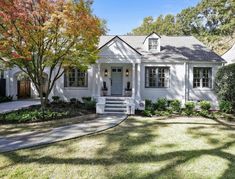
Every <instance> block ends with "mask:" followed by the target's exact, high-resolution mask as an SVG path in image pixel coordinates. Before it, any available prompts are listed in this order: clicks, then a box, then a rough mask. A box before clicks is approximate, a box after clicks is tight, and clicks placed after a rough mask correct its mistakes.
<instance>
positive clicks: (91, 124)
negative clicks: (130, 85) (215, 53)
mask: <svg viewBox="0 0 235 179" xmlns="http://www.w3.org/2000/svg"><path fill="white" fill-rule="evenodd" d="M126 118H127V115H100V116H99V117H97V118H96V119H94V120H90V121H86V122H83V123H79V124H72V125H67V126H63V127H57V128H54V129H52V130H51V131H49V132H27V133H21V134H16V135H11V136H8V137H0V152H7V151H12V150H17V149H22V148H27V147H33V146H38V145H43V144H49V143H53V142H58V141H62V140H67V139H72V138H76V137H81V136H84V135H90V134H94V133H97V132H101V131H104V130H107V129H109V128H112V127H115V126H116V125H118V124H120V123H121V122H122V121H124V120H125V119H126Z"/></svg>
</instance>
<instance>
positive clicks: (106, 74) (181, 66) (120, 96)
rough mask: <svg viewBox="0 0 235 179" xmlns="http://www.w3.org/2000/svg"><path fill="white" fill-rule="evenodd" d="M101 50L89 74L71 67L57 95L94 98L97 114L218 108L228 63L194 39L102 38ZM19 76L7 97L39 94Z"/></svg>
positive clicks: (13, 76) (10, 77)
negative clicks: (159, 103)
mask: <svg viewBox="0 0 235 179" xmlns="http://www.w3.org/2000/svg"><path fill="white" fill-rule="evenodd" d="M99 49H100V58H99V59H98V60H97V62H96V64H94V65H91V66H90V67H89V69H88V71H87V72H83V71H80V70H79V69H69V70H68V69H67V70H66V71H65V74H64V76H62V77H61V78H60V79H59V80H58V81H57V82H56V84H55V87H54V89H53V92H52V94H51V96H60V97H61V99H63V100H66V101H69V100H70V98H77V99H81V98H82V97H92V98H94V99H96V101H97V113H113V112H121V113H128V114H134V112H135V109H143V108H144V100H145V99H150V100H153V101H154V100H157V99H158V98H167V99H180V100H181V101H182V102H183V103H185V101H200V100H209V101H211V102H212V104H213V105H214V107H216V106H217V98H216V95H215V94H214V91H213V81H214V77H215V74H216V72H217V70H218V68H219V67H221V66H222V65H223V64H224V63H225V61H224V60H223V59H222V58H221V57H220V56H218V55H217V54H215V53H214V52H212V51H210V50H209V49H208V48H207V47H206V46H205V45H203V44H202V43H201V42H200V41H198V40H197V39H196V38H194V37H192V36H180V37H169V36H162V37H161V36H159V35H158V34H156V33H152V34H150V35H148V36H102V37H101V38H100V42H99ZM45 73H46V72H45ZM19 74H20V70H19V69H17V68H14V69H11V70H9V71H6V72H5V76H6V79H7V82H6V86H7V90H6V91H7V94H8V95H13V96H14V99H17V98H19V97H22V96H23V97H27V96H28V97H35V96H37V94H36V93H35V92H34V91H35V90H34V89H33V86H32V85H31V90H30V88H29V86H30V82H29V81H28V80H25V79H24V80H23V82H22V83H21V82H20V81H22V80H21V79H23V78H22V77H21V78H20V77H19ZM17 81H18V82H17ZM19 93H22V94H24V95H22V94H19Z"/></svg>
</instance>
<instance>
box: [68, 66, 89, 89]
mask: <svg viewBox="0 0 235 179" xmlns="http://www.w3.org/2000/svg"><path fill="white" fill-rule="evenodd" d="M64 86H65V87H87V86H88V79H87V72H85V71H81V70H79V69H76V68H71V69H66V70H65V72H64Z"/></svg>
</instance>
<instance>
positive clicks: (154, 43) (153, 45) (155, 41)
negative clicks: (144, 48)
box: [149, 38, 158, 50]
mask: <svg viewBox="0 0 235 179" xmlns="http://www.w3.org/2000/svg"><path fill="white" fill-rule="evenodd" d="M157 49H158V39H153V38H151V39H149V50H157Z"/></svg>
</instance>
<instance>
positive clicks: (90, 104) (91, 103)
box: [84, 100, 96, 110]
mask: <svg viewBox="0 0 235 179" xmlns="http://www.w3.org/2000/svg"><path fill="white" fill-rule="evenodd" d="M84 107H85V109H87V110H95V108H96V101H94V100H91V101H86V100H85V101H84Z"/></svg>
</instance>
